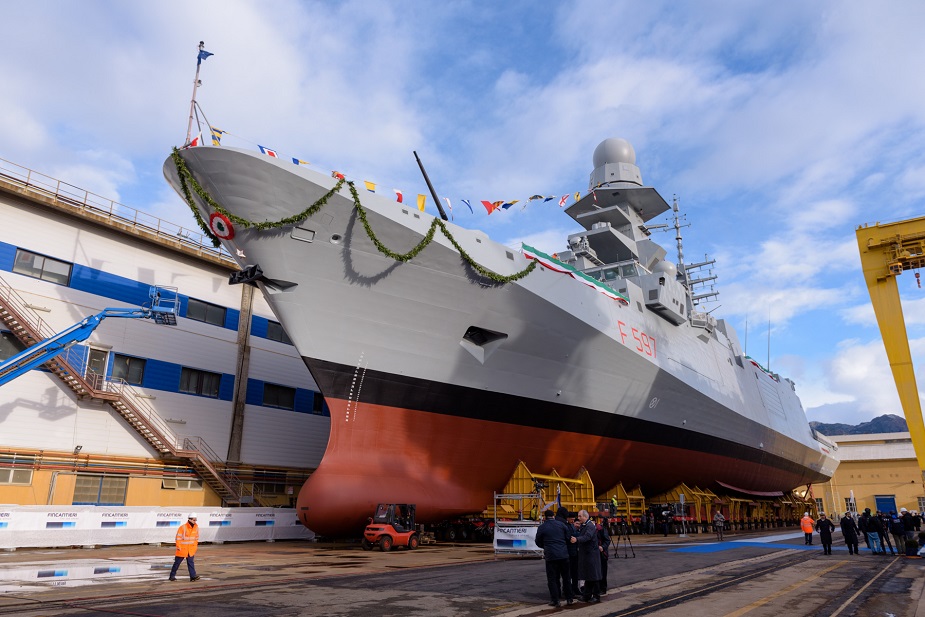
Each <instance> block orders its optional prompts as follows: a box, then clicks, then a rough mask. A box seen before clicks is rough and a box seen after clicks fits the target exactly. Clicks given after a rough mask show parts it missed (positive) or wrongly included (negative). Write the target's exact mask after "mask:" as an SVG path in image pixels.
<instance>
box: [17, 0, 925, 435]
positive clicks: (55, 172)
mask: <svg viewBox="0 0 925 617" xmlns="http://www.w3.org/2000/svg"><path fill="white" fill-rule="evenodd" d="M0 8H2V10H3V15H4V21H5V23H6V24H7V25H8V27H7V28H5V29H4V30H5V32H4V36H3V37H2V39H0V75H2V77H3V80H4V84H5V87H4V88H3V89H0V158H3V159H5V160H6V161H9V162H12V163H14V164H18V165H22V166H25V167H28V168H31V169H34V170H36V171H39V172H42V173H45V174H48V175H50V176H53V177H55V178H58V179H61V180H63V181H65V182H69V183H71V184H73V185H76V186H79V187H81V188H84V189H88V190H90V191H93V192H96V193H98V194H100V195H102V196H104V197H107V198H112V199H115V200H117V201H120V202H122V203H124V204H126V205H128V206H132V207H135V208H138V209H140V210H145V211H148V212H151V213H153V214H156V215H157V216H160V217H162V218H164V219H167V220H170V221H172V222H176V223H180V224H184V225H187V226H189V227H190V228H194V224H193V222H192V220H191V217H190V216H189V214H188V211H187V210H185V207H184V206H183V204H182V202H181V201H180V200H179V198H178V197H177V196H176V195H174V194H173V193H172V191H170V190H169V189H168V187H167V185H166V183H165V182H164V180H163V177H162V173H161V165H162V163H163V160H164V158H165V157H166V156H167V155H168V154H169V152H170V149H171V147H173V146H176V145H181V144H182V142H183V140H184V138H185V135H186V125H187V118H188V111H189V99H190V94H191V92H192V80H193V74H194V72H195V69H196V62H195V59H196V51H197V50H196V47H197V44H198V42H199V41H200V40H204V41H205V42H206V49H207V50H209V51H211V52H213V53H214V54H215V55H214V56H213V57H211V58H209V59H208V60H207V61H205V63H204V64H203V67H202V69H203V70H202V74H201V75H200V79H201V80H202V84H203V85H202V87H201V88H200V90H199V94H198V100H199V102H200V104H201V105H202V108H203V110H204V111H205V113H206V115H207V116H208V119H209V121H210V122H211V123H212V124H213V125H215V126H217V127H219V128H222V129H224V130H226V131H228V132H229V133H230V135H229V136H227V137H226V143H228V144H230V145H237V146H241V147H251V148H256V144H262V145H265V146H268V147H271V148H274V149H276V150H277V151H279V153H280V154H281V155H282V156H286V157H288V156H296V157H299V158H301V159H304V160H307V161H310V162H312V163H313V164H315V165H316V166H318V167H319V168H321V169H322V170H324V171H329V170H332V169H338V170H341V171H344V172H346V173H347V174H348V175H349V176H350V177H352V178H354V179H357V180H370V181H373V182H376V183H377V185H378V186H379V190H380V191H385V192H387V193H389V194H391V190H392V189H393V188H401V189H402V190H403V191H404V193H405V195H407V196H409V197H413V195H415V194H417V193H425V192H426V187H425V186H424V184H423V181H422V180H421V179H420V174H419V171H418V169H417V166H416V164H415V161H414V157H413V155H412V151H413V150H417V151H418V153H419V154H420V155H421V157H422V159H423V160H424V163H425V165H426V167H427V170H428V173H429V174H430V176H431V179H432V180H433V181H434V184H435V185H436V188H437V190H438V192H439V193H440V194H441V195H445V196H448V197H450V198H451V199H452V200H453V203H454V208H455V213H456V214H457V217H456V222H457V223H459V224H462V225H464V226H467V227H479V228H482V229H484V230H485V231H486V232H487V233H489V234H490V235H491V236H492V237H493V238H494V239H496V240H499V241H502V242H504V243H506V244H511V245H519V242H520V241H527V242H528V243H530V244H533V245H534V246H536V247H537V248H540V249H543V250H547V251H550V252H552V251H556V250H561V249H563V248H565V244H564V243H565V237H566V235H567V234H568V233H570V232H571V231H576V230H577V228H576V226H575V224H574V223H572V221H571V219H569V218H568V217H567V216H566V215H564V214H563V213H562V212H561V210H559V209H558V208H557V207H555V206H552V205H551V204H546V205H531V206H530V207H527V208H526V209H523V210H522V209H520V207H519V204H518V206H515V207H514V208H511V209H510V210H508V211H507V212H502V213H496V214H493V215H492V216H490V217H489V216H487V215H485V213H484V211H479V210H477V211H476V214H475V215H470V214H468V211H467V210H465V208H464V207H463V206H462V205H461V204H460V202H459V200H460V199H470V200H473V203H477V202H478V201H479V200H482V199H487V200H492V201H494V200H498V199H521V200H523V199H525V198H526V197H528V196H530V195H533V194H535V193H539V194H544V195H553V194H555V195H562V194H565V193H574V192H575V191H579V190H581V191H584V190H586V189H587V182H588V175H589V173H590V172H591V155H592V153H593V151H594V148H595V147H596V145H597V144H598V143H599V142H600V141H602V140H603V139H605V138H607V137H623V138H626V139H628V140H629V141H630V142H631V143H632V144H633V146H634V147H635V149H636V154H637V163H638V165H639V167H640V168H641V170H642V175H643V180H644V181H645V183H646V184H647V185H650V186H654V187H656V188H657V189H658V190H659V192H660V193H661V194H662V196H663V197H665V198H666V199H668V200H669V201H670V200H671V198H672V196H673V195H677V196H678V197H679V199H680V202H681V207H682V209H683V211H684V212H685V213H686V215H687V221H688V222H689V223H690V227H687V228H685V230H684V233H685V240H684V248H685V258H686V259H687V260H689V261H696V260H699V259H700V258H701V257H702V256H704V255H706V254H709V255H710V257H711V258H715V259H716V260H717V264H716V267H715V274H717V275H718V277H719V278H718V281H717V285H716V287H717V289H718V290H719V291H720V292H721V293H720V296H719V298H718V299H717V300H716V302H714V303H711V304H709V305H708V308H711V309H712V308H715V312H714V315H717V316H720V317H724V318H726V319H728V320H729V321H731V322H732V323H733V325H734V326H735V327H736V329H737V330H738V331H739V336H740V338H741V339H743V340H744V339H745V322H746V319H747V320H748V353H749V354H750V355H752V356H754V357H755V358H756V359H758V360H759V361H761V362H762V364H766V363H767V360H768V357H770V365H771V368H772V370H775V371H779V372H781V373H782V374H785V375H787V376H790V377H791V378H792V379H794V380H795V381H796V383H797V391H798V393H799V394H800V396H801V398H802V400H803V403H804V407H806V409H807V415H808V416H809V418H810V419H812V420H821V421H843V422H850V423H856V422H860V421H864V420H868V419H870V418H873V417H874V416H877V415H880V414H883V413H901V409H900V407H899V402H898V398H897V396H896V393H895V388H894V386H893V383H892V378H891V375H890V371H889V366H888V364H887V361H886V355H885V353H884V351H883V346H882V342H881V340H880V336H879V331H878V329H877V327H876V323H875V321H874V318H873V311H872V310H871V308H870V301H869V297H868V296H867V291H866V288H865V286H864V281H863V278H862V276H861V271H860V261H859V258H858V253H857V245H856V240H855V234H854V230H855V228H856V226H857V225H859V224H861V223H865V222H875V221H881V222H885V221H892V220H898V219H904V218H910V217H913V216H922V215H923V214H925V207H923V205H922V204H923V196H925V150H923V147H922V144H923V143H925V139H923V138H925V104H923V101H925V81H923V79H922V74H923V65H925V62H923V61H925V37H923V36H922V32H923V26H925V4H922V3H921V2H913V1H895V2H887V3H881V4H871V3H865V2H859V1H854V0H849V1H842V2H834V1H830V2H825V1H821V2H812V3H807V2H795V1H784V2H777V3H773V4H771V3H758V2H696V3H693V2H692V3H677V2H614V1H596V0H587V1H576V2H536V1H533V2H518V1H513V2H504V3H499V2H489V1H484V2H483V1H444V2H432V1H425V0H407V1H400V0H399V1H394V2H384V1H379V2H374V1H352V2H351V1H347V2H298V1H288V2H287V1H282V0H276V1H274V2H272V3H267V2H260V3H258V2H243V1H234V0H231V1H229V0H224V1H221V2H217V1H216V2H180V1H176V0H170V1H160V2H116V1H112V2H104V1H99V0H83V1H82V2H51V1H48V0H32V1H30V2H28V3H25V2H13V1H11V0H0ZM10 25H12V27H10ZM430 201H431V200H430V199H428V202H430ZM461 212H462V213H461ZM666 222H667V221H666ZM656 240H657V241H659V242H660V243H662V244H664V245H665V246H666V247H667V248H669V254H670V255H672V254H673V253H674V251H673V248H672V247H673V238H672V236H671V235H669V234H664V235H660V236H657V237H656ZM899 284H900V289H901V293H902V296H903V304H904V309H905V316H906V321H907V325H908V328H909V335H910V342H911V345H912V350H913V359H914V362H915V365H916V367H917V368H918V371H917V372H918V374H919V375H922V371H923V369H922V367H923V366H925V292H923V291H922V290H920V289H918V288H917V287H916V285H915V279H914V278H913V276H912V274H911V273H907V274H905V275H903V276H902V277H900V279H899ZM769 314H770V323H771V332H770V353H769V350H768V318H769ZM919 389H920V390H923V391H925V380H923V379H922V378H920V379H919Z"/></svg>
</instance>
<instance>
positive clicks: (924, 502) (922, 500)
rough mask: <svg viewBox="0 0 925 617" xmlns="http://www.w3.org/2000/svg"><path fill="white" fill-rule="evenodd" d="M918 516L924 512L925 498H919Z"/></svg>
mask: <svg viewBox="0 0 925 617" xmlns="http://www.w3.org/2000/svg"><path fill="white" fill-rule="evenodd" d="M918 499H919V514H921V513H922V512H925V497H919V498H918Z"/></svg>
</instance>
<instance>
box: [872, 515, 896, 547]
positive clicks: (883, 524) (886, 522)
mask: <svg viewBox="0 0 925 617" xmlns="http://www.w3.org/2000/svg"><path fill="white" fill-rule="evenodd" d="M875 518H877V519H879V520H880V531H879V534H880V546H882V547H883V553H884V554H886V548H887V547H890V555H895V554H896V551H895V550H893V542H892V541H891V540H890V515H889V514H887V513H886V512H881V511H880V510H877V515H876V517H875Z"/></svg>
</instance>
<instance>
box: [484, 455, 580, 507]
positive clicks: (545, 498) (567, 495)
mask: <svg viewBox="0 0 925 617" xmlns="http://www.w3.org/2000/svg"><path fill="white" fill-rule="evenodd" d="M538 488H539V498H538V499H536V500H533V501H534V502H535V503H531V504H529V505H530V507H529V509H528V511H523V518H528V519H532V518H536V519H539V518H542V514H541V512H540V510H541V509H542V508H543V506H544V505H545V504H548V503H554V502H555V501H556V499H557V497H560V498H561V501H562V505H563V506H564V507H566V508H568V509H569V511H570V512H577V511H578V510H588V511H589V512H594V511H595V510H596V509H597V505H596V503H597V502H596V501H595V500H594V483H593V482H591V475H590V474H589V473H588V470H587V469H585V468H584V467H582V468H581V470H580V471H579V472H578V477H577V478H565V477H563V476H561V475H559V472H557V471H556V470H555V469H553V470H552V471H551V472H549V473H548V474H541V473H533V472H531V471H530V470H529V469H528V468H527V465H526V464H525V463H524V462H523V461H519V462H518V463H517V467H515V468H514V473H513V475H512V476H511V479H510V480H508V482H507V484H506V485H505V486H504V490H503V491H502V494H506V495H508V494H515V495H524V494H528V493H535V492H536V491H537V489H538ZM520 502H521V500H507V499H502V500H501V503H500V506H499V507H498V518H510V519H518V518H520V517H521V511H522V507H523V504H521V503H520ZM482 515H483V516H486V517H493V516H495V508H493V507H491V506H489V507H488V508H487V509H486V510H485V511H484V512H483V513H482Z"/></svg>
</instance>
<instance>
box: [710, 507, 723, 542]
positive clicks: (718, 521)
mask: <svg viewBox="0 0 925 617" xmlns="http://www.w3.org/2000/svg"><path fill="white" fill-rule="evenodd" d="M725 526H726V517H725V516H723V513H722V512H720V511H719V510H717V511H716V514H714V515H713V530H714V531H716V539H717V540H719V541H720V542H722V541H723V527H725Z"/></svg>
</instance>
